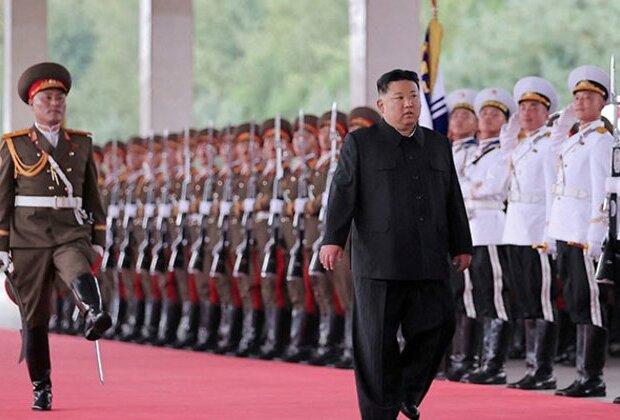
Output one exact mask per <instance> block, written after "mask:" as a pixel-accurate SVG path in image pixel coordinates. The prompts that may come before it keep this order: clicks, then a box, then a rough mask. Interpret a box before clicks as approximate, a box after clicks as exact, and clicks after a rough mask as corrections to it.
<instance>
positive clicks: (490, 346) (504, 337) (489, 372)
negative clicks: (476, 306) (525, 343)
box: [461, 318, 510, 385]
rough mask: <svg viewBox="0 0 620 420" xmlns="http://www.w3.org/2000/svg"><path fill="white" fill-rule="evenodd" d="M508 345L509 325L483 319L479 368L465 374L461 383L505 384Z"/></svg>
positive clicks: (491, 319) (492, 319)
mask: <svg viewBox="0 0 620 420" xmlns="http://www.w3.org/2000/svg"><path fill="white" fill-rule="evenodd" d="M509 344H510V324H509V323H508V322H506V321H503V320H501V319H498V318H485V320H484V338H483V341H482V360H481V363H480V368H479V369H477V370H475V371H474V372H471V373H467V374H466V375H464V376H463V377H462V378H461V382H465V383H471V384H482V385H503V384H505V383H506V371H505V369H504V367H505V363H506V356H507V354H508V346H509Z"/></svg>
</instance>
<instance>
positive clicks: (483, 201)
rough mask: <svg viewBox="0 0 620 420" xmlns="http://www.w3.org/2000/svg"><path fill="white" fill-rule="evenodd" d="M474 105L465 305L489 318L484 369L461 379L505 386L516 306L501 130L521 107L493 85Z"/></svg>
mask: <svg viewBox="0 0 620 420" xmlns="http://www.w3.org/2000/svg"><path fill="white" fill-rule="evenodd" d="M474 106H475V109H476V114H477V115H478V130H479V132H478V148H477V150H476V153H475V154H474V156H473V157H472V159H470V160H469V161H468V162H467V164H466V165H465V171H464V178H463V179H462V181H463V183H462V184H461V186H462V189H463V196H464V199H465V204H466V206H467V212H468V217H469V224H470V228H471V235H472V241H473V245H474V253H473V257H472V261H471V266H470V267H469V273H470V275H471V281H472V286H473V288H472V291H473V296H472V297H473V299H472V300H473V302H470V301H468V299H466V302H465V305H466V306H469V310H472V309H473V310H474V311H475V316H476V318H477V319H478V320H480V321H482V322H483V348H482V359H481V361H480V367H479V368H478V369H476V370H475V371H470V372H468V373H467V374H465V375H464V376H463V377H462V378H461V381H462V382H467V383H478V384H505V383H506V372H505V370H504V366H505V362H506V357H507V352H508V345H509V340H510V308H509V305H508V303H509V302H508V278H507V273H508V255H507V252H506V248H505V247H504V246H503V245H502V232H503V230H504V222H505V213H504V202H505V201H506V198H507V192H508V191H507V190H508V173H509V159H508V154H506V153H504V151H503V150H501V149H500V141H499V134H500V129H501V127H502V125H504V124H505V123H506V122H507V121H508V118H509V117H510V115H512V114H514V112H515V111H516V104H515V103H514V100H513V98H512V95H510V93H508V92H507V91H505V90H504V89H499V88H488V89H484V90H482V91H480V93H478V95H476V99H475V102H474Z"/></svg>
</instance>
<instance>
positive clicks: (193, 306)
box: [173, 302, 200, 349]
mask: <svg viewBox="0 0 620 420" xmlns="http://www.w3.org/2000/svg"><path fill="white" fill-rule="evenodd" d="M199 321H200V305H198V304H197V303H192V302H184V303H183V310H182V315H181V322H180V324H179V330H178V331H177V336H178V339H177V341H176V342H175V343H174V344H173V347H174V348H177V349H182V348H185V347H192V346H193V345H194V344H196V340H197V339H198V323H199Z"/></svg>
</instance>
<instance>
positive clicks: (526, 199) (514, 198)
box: [508, 191, 544, 204]
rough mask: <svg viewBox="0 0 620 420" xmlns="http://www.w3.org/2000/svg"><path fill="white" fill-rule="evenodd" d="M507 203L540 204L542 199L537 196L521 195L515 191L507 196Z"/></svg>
mask: <svg viewBox="0 0 620 420" xmlns="http://www.w3.org/2000/svg"><path fill="white" fill-rule="evenodd" d="M508 201H510V202H511V203H529V204H535V203H541V202H543V201H544V197H542V196H539V195H531V194H523V193H520V192H517V191H511V192H510V194H509V195H508Z"/></svg>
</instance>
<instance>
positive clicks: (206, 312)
mask: <svg viewBox="0 0 620 420" xmlns="http://www.w3.org/2000/svg"><path fill="white" fill-rule="evenodd" d="M221 319H222V308H221V307H220V305H216V304H213V303H201V304H200V323H199V325H198V337H197V340H196V344H194V347H193V349H194V350H196V351H209V350H215V349H216V348H217V343H218V341H219V336H218V331H219V328H220V321H221Z"/></svg>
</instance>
